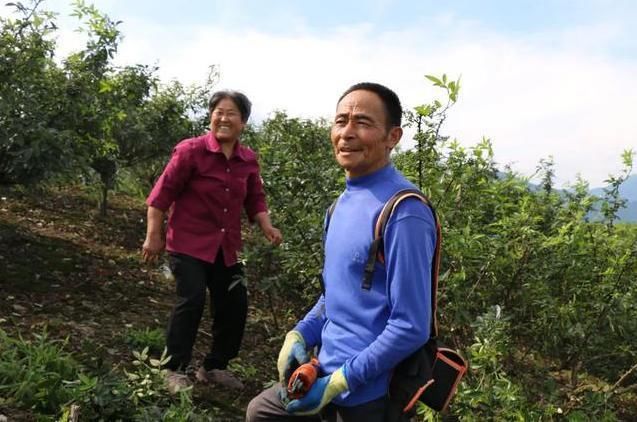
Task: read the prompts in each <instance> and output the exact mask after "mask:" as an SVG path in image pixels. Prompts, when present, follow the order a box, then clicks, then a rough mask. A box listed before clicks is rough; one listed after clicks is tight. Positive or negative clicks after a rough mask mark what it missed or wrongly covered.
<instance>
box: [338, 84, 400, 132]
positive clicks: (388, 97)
mask: <svg viewBox="0 0 637 422" xmlns="http://www.w3.org/2000/svg"><path fill="white" fill-rule="evenodd" d="M360 90H363V91H370V92H373V93H374V94H376V95H378V97H380V100H381V101H382V102H383V105H384V106H385V112H386V113H387V127H388V128H391V127H394V126H398V127H400V125H401V119H402V117H403V107H402V106H401V105H400V99H399V98H398V95H396V93H395V92H394V91H392V90H391V89H389V88H387V87H386V86H384V85H381V84H377V83H375V82H360V83H357V84H355V85H352V86H350V87H349V88H347V91H345V92H344V93H343V95H341V98H339V99H338V102H337V104H338V103H340V102H341V100H342V99H343V98H344V97H345V96H346V95H347V94H349V93H350V92H354V91H360Z"/></svg>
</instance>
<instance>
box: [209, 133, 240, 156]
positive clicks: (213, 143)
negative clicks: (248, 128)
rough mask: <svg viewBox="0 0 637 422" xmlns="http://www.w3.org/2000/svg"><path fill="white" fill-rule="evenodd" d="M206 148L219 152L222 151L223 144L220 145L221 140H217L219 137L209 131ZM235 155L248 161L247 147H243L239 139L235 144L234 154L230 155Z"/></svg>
mask: <svg viewBox="0 0 637 422" xmlns="http://www.w3.org/2000/svg"><path fill="white" fill-rule="evenodd" d="M206 149H207V150H208V151H210V152H214V153H217V154H221V153H222V151H221V145H219V141H217V138H215V136H214V135H213V134H212V132H208V134H207V135H206ZM235 156H236V157H238V158H239V159H241V160H243V161H248V157H247V156H246V151H245V148H243V146H242V145H241V142H240V141H239V140H237V142H236V143H235V144H234V149H233V151H232V155H230V158H233V157H235Z"/></svg>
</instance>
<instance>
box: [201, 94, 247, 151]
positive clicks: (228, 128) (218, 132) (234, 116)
mask: <svg viewBox="0 0 637 422" xmlns="http://www.w3.org/2000/svg"><path fill="white" fill-rule="evenodd" d="M244 127H245V123H243V121H242V120H241V112H240V111H239V108H238V107H237V105H236V104H235V103H234V101H232V100H231V99H230V98H224V99H223V100H221V101H219V102H218V103H217V106H216V107H215V108H214V109H213V110H212V112H211V113H210V129H211V130H212V134H213V135H214V136H215V138H217V141H219V142H220V143H225V142H235V141H237V140H238V139H239V136H240V135H241V132H243V128H244Z"/></svg>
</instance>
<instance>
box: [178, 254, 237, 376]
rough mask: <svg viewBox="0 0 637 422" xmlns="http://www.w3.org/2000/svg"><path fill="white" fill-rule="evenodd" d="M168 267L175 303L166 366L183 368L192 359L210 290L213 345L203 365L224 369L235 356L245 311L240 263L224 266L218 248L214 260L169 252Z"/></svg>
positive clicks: (209, 368) (207, 368)
mask: <svg viewBox="0 0 637 422" xmlns="http://www.w3.org/2000/svg"><path fill="white" fill-rule="evenodd" d="M169 259H170V261H169V262H170V269H171V271H172V272H173V275H174V276H175V282H176V290H177V297H178V299H177V303H176V304H175V307H174V308H173V311H172V314H171V316H170V320H169V322H168V330H167V333H166V347H167V348H168V354H169V355H170V356H171V359H170V362H169V363H168V364H167V365H166V367H167V368H168V369H172V370H185V369H186V366H188V364H189V363H190V360H191V359H192V348H193V345H194V344H195V339H196V337H197V329H198V328H199V323H200V322H201V316H202V315H203V310H204V307H205V304H206V289H208V291H209V292H210V304H211V306H210V314H211V317H212V347H211V348H210V352H209V353H208V354H207V355H206V358H205V360H204V363H203V365H204V368H205V369H206V370H208V371H209V370H211V369H225V368H226V367H227V366H228V361H230V359H232V358H234V357H236V356H237V354H238V353H239V347H240V346H241V340H242V338H243V331H244V329H245V323H246V316H247V312H248V296H247V291H246V287H245V285H244V284H243V283H242V282H241V281H240V280H241V279H242V278H243V267H242V265H241V264H236V265H233V266H230V267H226V266H225V265H224V262H223V255H222V253H221V250H219V254H218V255H217V258H216V260H215V262H214V263H213V264H211V263H209V262H205V261H202V260H199V259H197V258H193V257H191V256H188V255H182V254H171V255H170V257H169Z"/></svg>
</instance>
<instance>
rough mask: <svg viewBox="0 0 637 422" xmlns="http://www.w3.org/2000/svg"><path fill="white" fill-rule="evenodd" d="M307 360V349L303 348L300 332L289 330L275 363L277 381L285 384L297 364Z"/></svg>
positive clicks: (303, 341) (303, 342) (308, 359)
mask: <svg viewBox="0 0 637 422" xmlns="http://www.w3.org/2000/svg"><path fill="white" fill-rule="evenodd" d="M309 361H310V356H309V355H308V353H307V350H305V340H303V336H302V335H301V333H299V332H298V331H290V332H289V333H287V334H286V336H285V341H284V342H283V347H281V351H280V352H279V359H278V360H277V364H276V367H277V369H278V370H279V382H281V383H282V384H283V385H284V386H286V385H287V382H288V380H289V379H290V376H291V375H292V372H294V370H295V369H296V368H298V367H299V365H302V364H304V363H306V362H309Z"/></svg>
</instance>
